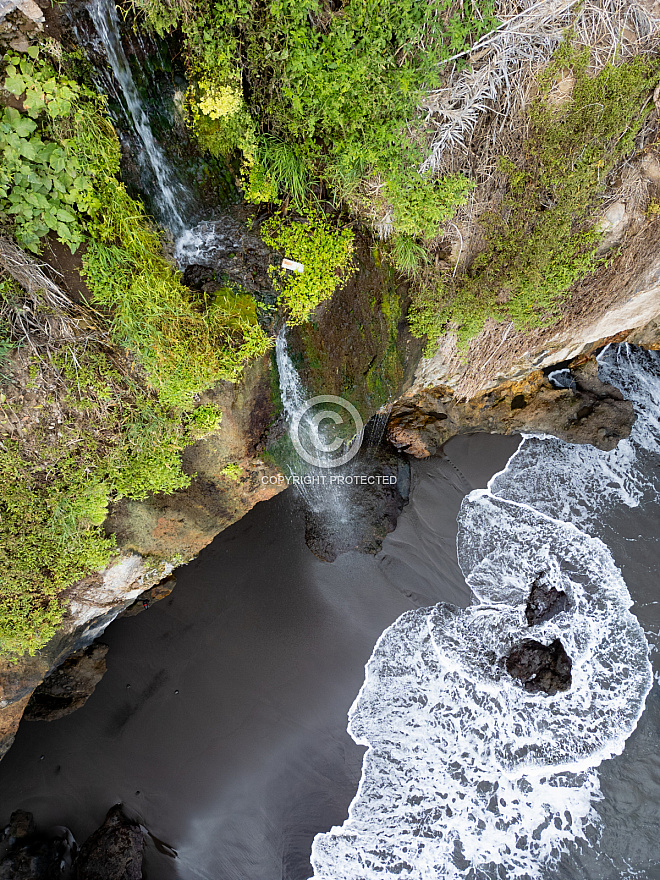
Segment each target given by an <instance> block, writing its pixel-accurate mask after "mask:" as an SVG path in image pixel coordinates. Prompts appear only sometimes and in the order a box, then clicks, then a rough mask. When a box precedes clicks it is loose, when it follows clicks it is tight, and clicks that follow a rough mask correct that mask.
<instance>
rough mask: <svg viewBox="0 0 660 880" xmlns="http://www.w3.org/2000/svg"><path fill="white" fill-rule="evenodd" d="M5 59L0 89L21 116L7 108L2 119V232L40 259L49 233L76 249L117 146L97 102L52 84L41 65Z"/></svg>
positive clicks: (49, 71) (59, 81)
mask: <svg viewBox="0 0 660 880" xmlns="http://www.w3.org/2000/svg"><path fill="white" fill-rule="evenodd" d="M30 54H31V57H25V56H24V57H20V58H19V57H17V56H14V55H9V56H7V57H6V59H5V61H8V62H9V63H8V64H7V65H6V77H5V80H4V84H3V85H4V88H5V89H6V90H7V91H8V92H10V94H12V95H14V96H15V97H16V98H20V97H21V96H23V97H22V104H23V107H24V108H25V109H24V111H23V112H21V111H19V110H17V109H16V108H15V107H5V108H4V110H3V111H2V116H1V117H0V154H1V155H2V159H3V161H2V165H1V166H0V224H2V225H3V226H6V225H9V224H10V223H11V226H12V228H13V232H14V234H15V236H16V238H17V240H18V241H19V242H20V243H21V244H22V245H23V246H24V247H27V248H29V249H30V250H31V251H34V252H35V253H38V251H39V247H40V240H41V239H42V238H43V236H44V235H46V234H47V233H48V232H49V231H50V230H53V231H54V232H56V233H57V237H58V238H59V240H60V241H62V242H64V243H66V244H68V245H69V246H70V247H71V248H72V249H75V248H76V247H77V246H78V245H80V243H81V242H82V240H83V233H84V230H85V227H86V223H85V219H83V217H84V218H89V217H92V216H94V215H95V214H96V213H97V212H98V211H99V209H100V207H101V201H100V199H99V187H100V186H102V185H103V181H104V179H105V178H107V176H108V175H109V174H112V173H114V171H115V170H116V168H117V166H118V161H119V144H118V142H117V138H116V136H115V133H114V131H113V129H112V126H111V125H110V124H109V122H108V121H107V119H106V118H105V116H104V115H103V113H102V112H101V111H102V108H103V102H102V100H101V99H100V98H99V97H98V96H96V95H94V94H92V93H91V92H90V91H89V90H88V89H86V88H85V87H84V86H80V85H79V84H78V83H76V82H74V81H72V80H70V79H68V78H66V77H61V76H57V75H56V73H55V70H54V68H53V67H52V65H51V64H50V63H49V62H47V61H44V60H40V59H39V58H38V50H37V49H36V48H35V47H32V48H31V49H30Z"/></svg>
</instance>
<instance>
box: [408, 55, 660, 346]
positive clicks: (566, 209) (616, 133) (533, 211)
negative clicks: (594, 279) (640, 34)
mask: <svg viewBox="0 0 660 880" xmlns="http://www.w3.org/2000/svg"><path fill="white" fill-rule="evenodd" d="M588 64H589V54H588V52H576V51H574V50H573V49H572V48H571V46H570V44H569V43H565V44H563V45H562V46H561V47H560V49H559V50H558V51H557V53H556V56H555V58H554V60H553V62H552V64H551V65H550V66H549V67H548V69H547V70H546V71H545V72H544V73H543V74H542V75H541V77H540V80H539V85H540V93H539V96H538V98H537V100H536V101H535V103H534V104H533V106H532V107H531V109H530V112H529V121H530V136H529V137H528V139H527V142H526V144H525V147H524V151H523V152H522V155H520V156H519V157H516V158H515V159H509V158H501V159H500V168H501V170H502V171H504V172H505V173H506V175H507V177H508V189H507V195H506V198H505V201H504V204H503V205H502V209H501V210H500V211H499V213H497V214H491V215H484V216H482V217H481V218H480V221H481V224H482V227H483V228H484V230H485V232H486V235H487V246H486V248H485V250H484V251H483V252H482V253H481V254H480V255H479V256H478V257H477V258H476V259H475V260H474V261H473V263H472V265H471V266H470V267H469V269H468V270H467V271H466V272H462V273H459V274H458V275H457V276H456V278H449V279H447V280H444V281H443V280H442V279H440V278H438V277H437V276H436V277H434V275H433V273H432V272H426V273H423V278H422V280H421V281H420V282H419V283H418V284H417V289H416V295H415V303H414V307H413V310H412V314H411V326H412V329H413V332H414V333H415V334H416V335H417V336H419V337H423V336H424V335H426V337H427V339H428V353H429V354H430V353H432V352H433V350H434V348H435V345H436V343H437V340H438V337H439V336H440V335H441V334H442V333H444V332H445V331H446V330H447V329H456V330H457V332H458V336H459V341H460V342H461V343H462V344H465V343H467V342H468V341H469V339H470V338H472V337H473V336H475V335H476V334H477V333H478V332H479V331H480V330H481V328H482V327H483V324H484V322H485V321H486V320H487V319H488V318H494V319H495V320H498V321H505V320H510V321H513V323H514V326H515V327H516V328H517V329H525V328H533V327H543V326H547V325H550V324H552V323H554V322H555V321H557V320H558V319H559V317H560V315H561V310H562V304H563V301H564V298H565V296H566V294H567V292H568V291H569V290H570V288H571V286H572V285H573V284H574V283H575V282H577V281H579V280H581V279H583V278H584V277H586V276H587V275H588V274H589V273H590V272H592V271H593V270H594V269H595V268H596V267H597V266H598V265H599V262H601V261H602V259H605V258H601V257H598V256H597V249H598V245H599V241H600V239H601V233H600V232H599V230H598V228H597V226H596V225H595V222H594V213H595V208H596V207H597V205H598V196H599V194H600V193H601V192H602V191H603V189H604V186H605V181H606V178H607V175H608V174H609V172H610V171H611V170H612V169H613V168H614V166H615V165H616V163H617V162H618V161H619V160H620V159H621V158H622V157H623V156H626V155H629V154H630V152H631V151H632V150H633V148H634V139H635V136H636V134H637V132H638V131H639V129H640V127H641V125H642V122H643V119H644V117H645V115H646V114H647V113H648V112H649V110H650V106H651V105H650V104H649V102H648V101H646V100H645V99H646V97H647V96H648V95H649V94H650V92H651V90H652V89H653V88H654V86H655V85H656V84H657V83H658V82H660V72H659V63H658V61H657V60H655V59H649V58H645V57H636V58H634V59H632V60H630V61H627V62H625V63H622V64H620V65H618V66H614V65H608V66H607V67H605V69H604V70H603V71H602V72H601V73H600V74H599V75H598V76H596V77H591V76H590V75H589V73H588V69H587V68H588ZM566 68H570V69H571V70H572V72H573V75H574V77H575V84H574V88H573V94H572V99H571V100H570V101H569V102H567V103H566V104H565V105H563V106H560V107H556V106H553V105H552V104H550V103H549V102H548V93H549V90H550V88H551V86H552V84H553V82H554V81H555V79H556V77H557V76H558V75H559V74H560V72H561V71H562V70H565V69H566Z"/></svg>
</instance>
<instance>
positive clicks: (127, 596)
mask: <svg viewBox="0 0 660 880" xmlns="http://www.w3.org/2000/svg"><path fill="white" fill-rule="evenodd" d="M207 396H208V400H209V402H214V403H217V404H218V405H220V406H221V407H222V411H223V419H222V422H221V424H220V426H219V428H218V429H217V431H215V432H214V433H213V434H211V435H210V436H208V437H207V438H205V439H204V440H200V441H199V442H198V443H196V444H194V446H191V447H189V448H188V449H187V450H186V451H185V453H184V469H185V471H186V472H187V473H189V474H191V475H192V474H195V476H194V477H193V479H192V482H191V485H190V487H189V488H188V489H185V490H181V491H179V492H174V493H173V494H171V495H156V496H152V497H150V498H149V499H148V500H146V501H143V502H137V501H125V502H122V503H120V504H119V505H118V506H117V508H116V509H115V510H114V511H113V512H112V514H111V516H110V518H109V519H108V520H107V522H106V528H107V530H108V531H110V532H114V533H115V534H116V536H117V543H118V552H117V554H116V556H115V557H114V559H113V560H112V562H111V564H110V565H109V566H108V567H107V568H106V569H104V570H103V571H100V572H98V573H96V574H93V575H90V576H89V577H86V578H85V579H83V580H82V581H79V582H78V583H76V584H74V585H73V586H72V587H70V588H69V589H68V590H67V591H66V595H65V596H64V600H65V602H66V603H67V611H66V614H65V617H64V619H63V621H62V624H61V626H60V628H59V630H58V633H57V636H56V637H55V638H54V639H52V640H51V641H50V642H49V643H48V644H47V645H46V647H45V648H43V649H42V650H41V651H40V652H39V653H38V654H36V655H35V656H32V657H30V656H28V655H25V656H23V657H21V658H20V660H18V662H10V661H8V660H1V659H0V757H2V756H3V755H4V754H6V752H7V750H8V749H9V748H10V746H11V744H12V742H13V739H14V735H15V733H16V730H17V728H18V724H19V722H20V720H21V717H22V715H23V712H24V711H25V708H26V706H27V704H28V701H29V699H30V696H31V694H32V692H33V691H34V689H35V688H36V687H37V686H38V685H39V684H40V683H41V682H42V681H43V679H44V678H45V677H46V676H47V675H48V673H49V672H50V671H51V670H53V669H55V668H56V667H58V666H59V665H60V664H61V663H62V662H63V661H64V660H65V659H66V658H67V657H68V656H69V655H70V654H71V653H72V652H74V651H78V650H80V649H81V648H83V647H85V646H86V645H89V644H90V643H91V642H92V641H93V640H94V639H96V638H98V636H99V635H100V634H101V633H102V632H103V631H104V630H105V628H106V627H107V626H108V625H109V624H110V623H111V622H112V621H113V620H114V619H115V618H116V617H117V616H118V615H119V614H121V613H122V612H123V611H124V610H125V609H127V608H128V607H129V606H130V605H131V603H133V602H134V601H135V600H136V599H137V597H138V596H141V594H143V593H144V592H145V591H147V590H149V588H151V587H153V586H154V585H155V584H158V583H159V582H160V581H162V580H163V579H164V578H167V577H168V575H170V574H171V572H172V571H173V570H174V568H175V567H176V566H177V565H182V564H183V563H185V562H187V561H189V560H190V559H192V558H193V557H195V556H196V555H197V554H198V553H199V552H200V550H202V548H203V547H205V546H206V545H207V544H209V543H210V542H211V541H212V540H213V538H214V537H215V536H216V535H217V534H218V533H219V532H221V531H222V530H223V529H225V528H227V527H228V526H229V525H231V524H232V523H234V522H236V521H237V520H239V519H240V518H241V517H242V516H244V515H245V514H246V513H247V512H248V510H250V509H251V508H252V507H253V506H254V505H255V504H257V503H258V502H259V501H262V500H265V499H267V498H270V497H271V496H272V495H273V494H275V493H276V492H277V491H279V488H278V486H277V485H271V484H270V483H269V480H268V478H269V477H270V476H272V475H276V474H277V473H278V472H277V470H276V469H275V468H273V467H272V466H269V465H267V464H265V463H264V462H263V461H262V459H261V458H260V457H259V452H258V449H259V447H260V444H261V442H262V438H263V434H264V432H265V431H266V429H267V427H268V425H269V423H270V421H271V420H272V418H273V413H272V402H271V385H270V358H269V357H266V358H264V359H263V360H260V361H258V362H257V363H255V364H253V365H252V366H251V367H250V368H249V369H248V370H246V373H245V375H244V377H243V380H242V381H241V382H240V383H238V384H236V385H232V384H230V383H224V384H223V386H222V387H219V388H217V389H214V390H213V391H212V392H209V394H208V395H207ZM229 463H231V464H232V465H233V467H232V468H231V470H230V471H229V472H228V471H227V470H226V468H227V464H229ZM223 471H224V472H223Z"/></svg>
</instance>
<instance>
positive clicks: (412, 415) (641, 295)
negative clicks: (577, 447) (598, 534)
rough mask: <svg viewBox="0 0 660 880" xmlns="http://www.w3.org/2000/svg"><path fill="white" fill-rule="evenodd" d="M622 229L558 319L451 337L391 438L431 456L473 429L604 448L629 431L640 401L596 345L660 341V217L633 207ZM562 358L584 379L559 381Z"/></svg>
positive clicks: (398, 406)
mask: <svg viewBox="0 0 660 880" xmlns="http://www.w3.org/2000/svg"><path fill="white" fill-rule="evenodd" d="M652 167H653V168H654V167H655V166H654V165H653V166H652ZM624 227H625V222H624ZM618 232H619V235H620V246H619V251H618V255H617V256H615V257H614V258H613V259H612V261H611V262H610V263H609V264H606V265H605V266H604V267H603V268H601V269H600V270H598V271H597V272H595V273H594V274H593V275H592V276H590V277H589V278H588V279H586V280H585V281H584V282H583V283H581V284H579V285H577V286H575V287H574V288H573V289H572V290H571V291H570V293H569V295H568V297H567V302H566V306H565V310H564V316H563V317H562V319H561V320H560V321H559V322H558V323H556V324H554V325H553V326H552V327H549V328H547V329H537V330H533V331H531V332H516V330H515V329H514V327H513V324H512V323H507V324H495V323H494V322H490V323H489V324H487V325H486V327H485V328H484V329H483V331H482V332H481V333H480V334H479V335H478V336H477V337H476V338H475V339H474V340H473V341H472V342H471V343H470V345H469V348H467V349H466V350H463V351H462V350H460V349H459V348H458V347H457V344H456V340H455V337H453V336H452V335H448V336H446V337H444V338H443V339H442V341H441V343H440V346H439V348H438V350H437V352H436V353H435V354H434V356H433V357H431V358H428V359H427V358H425V359H423V360H422V361H421V363H420V364H419V366H418V367H417V370H416V372H415V377H414V379H413V381H412V383H411V386H410V388H409V389H408V391H407V392H406V393H405V394H403V395H402V396H401V397H400V398H399V399H398V400H397V401H396V403H395V404H394V407H393V409H392V416H391V418H390V422H389V428H388V431H389V437H390V440H391V441H392V443H393V444H394V445H395V446H396V447H397V448H398V449H400V450H402V451H405V452H408V453H410V454H411V455H414V456H416V457H425V456H427V455H432V454H434V453H435V452H437V451H438V450H439V448H440V447H441V446H442V444H443V443H445V442H446V441H447V440H448V439H449V438H450V437H452V436H454V435H455V434H460V433H471V432H474V431H489V432H493V433H503V434H509V433H513V432H516V431H539V432H543V433H549V434H554V435H556V436H558V437H560V438H562V439H563V440H566V441H568V442H570V443H592V444H593V445H594V446H597V447H598V448H600V449H612V448H613V446H614V445H616V443H617V441H618V440H619V439H621V438H622V437H626V436H628V433H629V431H630V426H631V424H632V419H633V418H634V416H633V412H632V407H631V406H630V404H628V403H626V402H624V401H622V399H621V395H620V394H619V392H618V391H617V390H616V389H613V388H611V387H610V386H604V385H602V384H601V383H600V382H599V380H598V377H597V365H596V363H595V354H596V353H597V352H598V351H599V350H600V349H601V348H602V347H603V346H604V345H606V344H607V343H610V342H630V343H633V344H635V345H642V346H645V347H647V348H657V347H658V345H660V222H658V220H657V219H656V217H655V216H653V217H651V218H650V219H646V218H637V219H636V220H635V219H632V218H630V217H628V218H627V228H626V229H625V231H623V230H622V229H621V228H619V230H618ZM558 366H561V367H571V368H573V370H574V376H575V388H561V389H558V388H556V387H553V385H552V384H551V382H550V381H549V379H548V374H549V373H550V372H551V371H552V370H554V369H557V367H558Z"/></svg>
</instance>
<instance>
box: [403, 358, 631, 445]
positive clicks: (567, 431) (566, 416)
mask: <svg viewBox="0 0 660 880" xmlns="http://www.w3.org/2000/svg"><path fill="white" fill-rule="evenodd" d="M550 372H551V371H550V370H546V371H545V372H544V371H542V370H535V371H534V372H532V373H530V374H529V375H527V376H525V377H524V378H523V379H512V380H505V381H502V382H500V383H499V384H498V385H496V386H495V387H494V388H491V389H486V390H484V391H481V392H480V393H479V394H477V395H475V396H474V397H471V398H469V399H467V400H465V399H461V398H460V397H458V396H457V395H456V393H455V392H454V391H453V390H452V389H451V388H449V387H447V386H438V387H435V388H426V389H424V390H420V391H417V392H413V393H411V394H409V395H405V396H403V397H401V398H400V399H399V400H398V401H397V403H396V404H395V405H394V407H393V409H392V415H391V418H390V422H389V425H388V435H389V438H390V440H391V442H392V443H393V444H394V446H396V447H397V448H398V449H400V450H401V451H403V452H407V453H409V454H410V455H413V456H415V457H416V458H426V457H427V456H429V455H434V454H435V453H437V452H438V451H439V450H440V448H441V447H442V445H443V444H444V443H446V442H447V440H449V439H450V438H451V437H454V436H455V435H456V434H471V433H474V432H476V431H487V432H489V433H493V434H515V433H518V432H526V433H536V432H538V433H543V434H552V435H554V436H555V437H559V438H561V439H562V440H565V441H566V442H568V443H591V444H592V445H593V446H597V447H598V448H599V449H605V450H610V449H614V447H615V446H616V444H617V443H618V442H619V440H621V439H623V438H625V437H628V435H629V434H630V430H631V428H632V425H633V421H634V418H635V416H634V412H633V406H632V404H631V403H630V402H629V401H627V400H624V399H623V396H622V395H621V392H620V391H619V390H618V389H616V388H614V387H613V386H611V385H606V384H604V383H603V382H601V381H600V380H599V378H598V367H597V364H596V362H595V360H594V359H593V358H588V359H586V360H585V361H583V362H582V363H578V364H576V365H575V366H574V368H573V370H572V374H573V378H574V386H575V387H573V388H556V387H554V386H553V384H552V383H551V382H550V380H549V378H548V373H550Z"/></svg>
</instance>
